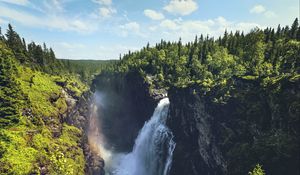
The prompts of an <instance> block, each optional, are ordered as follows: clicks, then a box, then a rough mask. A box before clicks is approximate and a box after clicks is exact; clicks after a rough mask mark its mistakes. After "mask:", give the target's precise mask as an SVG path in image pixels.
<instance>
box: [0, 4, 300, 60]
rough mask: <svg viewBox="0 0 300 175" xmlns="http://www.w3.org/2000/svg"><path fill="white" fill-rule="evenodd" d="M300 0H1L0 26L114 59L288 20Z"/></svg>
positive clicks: (67, 54)
mask: <svg viewBox="0 0 300 175" xmlns="http://www.w3.org/2000/svg"><path fill="white" fill-rule="evenodd" d="M296 17H299V0H226V1H220V0H0V26H2V28H3V29H4V30H5V29H6V26H7V24H8V23H11V24H12V25H13V26H14V27H15V29H16V31H17V32H18V33H19V34H20V35H21V36H23V37H24V38H25V39H26V40H27V42H30V41H35V42H37V43H43V42H45V43H47V45H49V46H51V47H52V48H53V49H54V51H55V53H56V55H57V57H58V58H67V59H118V57H119V54H124V53H126V52H128V50H138V49H140V48H141V47H143V46H145V45H146V44H147V42H149V43H150V44H151V45H154V44H155V43H157V42H159V41H160V40H161V39H162V38H163V39H165V40H171V41H174V40H178V39H179V37H181V38H182V40H183V41H184V42H186V41H191V40H193V39H194V36H195V35H200V34H201V33H202V34H204V35H207V34H209V35H210V36H216V37H217V36H219V35H220V34H222V33H223V32H224V31H225V29H227V30H243V31H246V32H247V31H249V30H250V29H252V28H254V27H256V26H257V27H262V28H265V27H268V26H271V27H277V25H278V24H281V25H290V24H291V23H292V22H293V20H294V19H295V18H296Z"/></svg>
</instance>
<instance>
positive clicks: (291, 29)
mask: <svg viewBox="0 0 300 175" xmlns="http://www.w3.org/2000/svg"><path fill="white" fill-rule="evenodd" d="M128 73H135V74H138V75H139V76H141V77H143V78H144V81H145V82H147V83H148V84H150V86H151V89H150V91H154V90H156V89H163V90H168V91H172V90H173V91H174V90H178V89H191V90H192V93H193V95H195V96H196V95H199V96H201V97H203V98H208V99H209V102H210V104H211V105H212V106H214V105H216V106H217V105H221V106H226V104H229V103H231V102H232V101H233V100H234V99H238V100H239V102H243V104H244V105H245V106H246V107H245V108H247V110H248V111H246V112H245V111H240V113H242V114H243V115H244V116H245V118H242V119H239V118H235V119H234V121H237V120H238V121H239V122H237V124H236V123H235V124H236V125H237V127H238V128H243V127H244V128H246V126H247V123H255V124H257V125H259V126H262V127H261V128H259V129H258V130H259V131H261V132H260V133H259V134H258V137H257V138H256V136H255V137H254V136H253V135H251V134H248V133H247V131H244V130H243V131H240V132H237V133H235V134H236V135H238V136H237V137H234V136H233V135H235V134H232V133H231V134H230V132H232V131H229V129H228V130H227V131H228V133H227V131H226V133H225V131H224V132H223V130H220V132H221V131H222V132H223V135H222V134H220V137H224V138H223V140H224V143H220V147H221V149H222V151H223V152H224V154H226V156H227V157H228V162H229V169H231V172H233V173H232V174H240V173H241V172H244V171H248V170H249V169H250V168H254V167H255V165H256V164H258V163H261V162H262V165H263V167H261V166H260V165H257V166H256V167H255V169H254V170H253V172H251V174H252V175H258V174H259V175H260V174H264V173H263V170H262V169H261V168H264V167H266V168H267V169H268V170H270V171H269V172H274V171H273V170H277V169H276V168H274V167H276V166H277V168H279V171H278V172H280V173H282V172H285V171H287V173H288V174H292V173H293V172H295V171H297V170H296V169H297V166H298V165H297V162H299V124H300V123H299V122H300V119H299V116H300V114H299V109H300V103H299V96H297V93H296V92H295V94H296V95H295V96H293V95H291V94H292V93H294V92H289V90H290V91H299V78H300V26H299V22H298V19H295V21H294V22H293V24H292V25H291V26H284V27H282V26H280V25H279V26H278V27H277V28H276V29H274V28H266V29H259V28H255V29H253V30H251V32H249V33H244V32H243V31H225V33H224V35H223V36H221V37H219V38H214V37H210V36H203V35H199V36H196V37H195V39H194V41H192V42H188V43H185V44H184V43H182V41H181V39H179V41H178V42H169V41H165V40H161V42H160V43H157V44H156V45H155V46H153V47H152V46H150V45H149V44H148V45H147V46H146V47H144V48H142V49H141V50H140V51H137V52H129V53H128V54H125V55H124V56H123V57H122V58H121V60H120V61H72V60H60V59H56V56H55V53H54V51H53V49H52V48H48V47H47V46H46V44H42V45H39V44H36V43H35V42H31V43H29V44H27V43H26V41H25V39H24V38H21V37H20V36H19V35H18V33H17V32H16V31H14V29H13V27H12V26H11V25H9V26H8V29H7V32H6V33H5V34H2V32H1V28H0V85H1V86H0V101H1V104H0V174H84V166H85V158H84V155H83V151H82V149H81V148H80V137H81V135H82V134H83V131H82V130H80V129H78V128H76V127H74V126H71V125H70V124H69V123H68V122H67V121H66V115H67V114H68V113H69V112H70V111H69V106H70V101H72V100H70V99H75V100H78V99H80V98H81V97H82V96H84V93H85V92H87V91H89V85H90V84H91V83H92V80H93V79H94V78H95V75H96V74H99V75H98V76H102V75H110V74H128ZM96 78H97V77H96ZM240 81H243V82H247V83H249V84H255V88H256V89H249V88H248V89H247V88H246V90H241V89H239V85H238V82H240ZM249 87H250V86H249ZM290 87H293V88H290ZM294 87H296V88H294ZM297 88H298V89H297ZM256 90H257V92H267V93H265V96H266V98H270V99H272V100H273V101H272V104H274V105H273V106H272V105H271V107H270V109H272V110H274V112H273V113H274V115H275V116H276V118H271V119H270V118H269V115H265V116H266V117H268V118H264V117H261V118H258V117H257V116H260V115H259V114H258V112H257V111H259V110H260V109H261V108H265V106H264V105H265V104H262V103H260V102H258V101H255V99H254V98H251V95H253V94H255V93H256V92H254V91H256ZM249 94H251V95H249ZM265 96H264V97H265ZM287 97H288V98H287ZM283 101H284V103H285V104H282V103H283ZM243 109H244V108H243ZM253 111H256V112H257V113H255V112H253ZM274 115H272V116H274ZM237 116H240V115H237ZM230 120H231V119H230ZM232 120H233V119H232ZM252 121H253V122H252ZM249 126H250V124H249ZM231 136H232V137H231ZM225 137H226V138H225ZM235 139H240V140H235ZM248 142H251V143H248ZM246 153H248V154H246ZM251 153H253V154H251ZM245 155H247V156H245ZM257 155H262V156H260V160H257V159H256V158H257ZM270 159H272V160H271V161H268V160H270ZM265 162H268V163H269V164H268V163H265ZM280 164H282V166H284V167H282V166H281V167H280ZM250 165H251V166H252V167H249V166H250ZM253 166H254V167H253Z"/></svg>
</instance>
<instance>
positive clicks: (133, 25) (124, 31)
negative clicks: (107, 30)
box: [119, 22, 142, 37]
mask: <svg viewBox="0 0 300 175" xmlns="http://www.w3.org/2000/svg"><path fill="white" fill-rule="evenodd" d="M119 27H120V29H121V36H123V37H127V36H128V34H129V33H132V34H136V35H140V36H142V34H141V32H140V24H139V23H137V22H129V23H126V24H124V25H120V26H119Z"/></svg>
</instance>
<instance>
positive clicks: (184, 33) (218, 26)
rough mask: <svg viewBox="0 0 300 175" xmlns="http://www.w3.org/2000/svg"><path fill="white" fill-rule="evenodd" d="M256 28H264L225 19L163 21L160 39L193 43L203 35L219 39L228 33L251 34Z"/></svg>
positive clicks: (160, 26)
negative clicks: (196, 36)
mask: <svg viewBox="0 0 300 175" xmlns="http://www.w3.org/2000/svg"><path fill="white" fill-rule="evenodd" d="M255 27H262V26H260V25H259V24H256V23H248V22H234V21H228V20H227V19H225V18H224V17H218V18H216V19H209V20H185V21H184V20H181V19H176V20H168V19H166V20H163V21H162V22H161V23H160V25H159V29H157V30H159V31H160V34H159V36H158V37H162V38H164V39H166V40H178V38H179V37H181V38H182V40H183V41H185V42H187V41H191V40H193V39H194V37H195V35H200V34H203V35H204V36H205V35H207V34H208V35H209V36H214V37H218V36H220V35H222V34H223V33H224V31H225V30H226V29H227V30H228V31H236V30H239V31H244V32H249V31H250V30H251V29H253V28H255Z"/></svg>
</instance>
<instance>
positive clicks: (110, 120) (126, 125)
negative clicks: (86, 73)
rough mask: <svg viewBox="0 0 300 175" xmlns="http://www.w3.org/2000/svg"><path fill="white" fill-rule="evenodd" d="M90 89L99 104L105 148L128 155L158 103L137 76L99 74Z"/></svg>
mask: <svg viewBox="0 0 300 175" xmlns="http://www.w3.org/2000/svg"><path fill="white" fill-rule="evenodd" d="M93 86H94V88H93V89H94V91H95V92H96V96H98V98H99V100H100V101H101V103H102V107H101V110H100V111H99V112H100V114H99V116H102V117H101V122H100V123H101V125H102V126H101V128H102V132H103V133H102V134H103V135H104V137H105V140H106V143H107V145H106V146H107V147H109V149H111V150H115V151H119V152H128V151H131V149H132V147H133V145H134V140H135V138H136V137H137V135H138V132H139V130H140V129H141V128H142V126H143V125H144V123H145V121H147V120H148V119H149V118H150V117H151V115H152V113H153V110H154V108H155V106H156V104H157V100H159V99H156V97H155V96H152V95H150V90H149V85H148V84H147V83H146V82H145V81H144V79H143V78H142V77H141V76H140V75H139V74H138V73H136V72H132V73H127V74H116V73H114V74H101V75H99V76H98V77H96V78H95V79H94V82H93Z"/></svg>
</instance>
